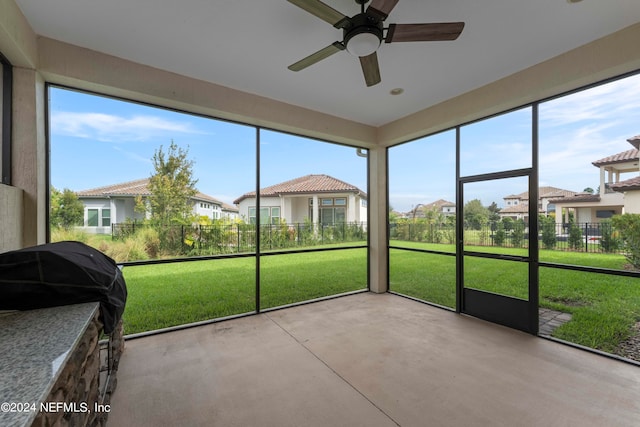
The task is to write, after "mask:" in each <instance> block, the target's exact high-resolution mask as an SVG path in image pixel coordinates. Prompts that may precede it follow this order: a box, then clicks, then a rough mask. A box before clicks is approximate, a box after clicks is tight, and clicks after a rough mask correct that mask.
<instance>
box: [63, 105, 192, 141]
mask: <svg viewBox="0 0 640 427" xmlns="http://www.w3.org/2000/svg"><path fill="white" fill-rule="evenodd" d="M51 131H52V133H53V134H57V135H64V136H73V137H77V138H87V139H95V140H98V141H109V142H119V141H145V140H149V139H152V138H154V137H159V136H167V135H169V136H173V135H174V134H176V133H187V134H198V133H203V132H201V131H198V130H197V129H195V128H194V127H193V126H192V125H191V123H189V122H185V121H177V120H166V119H163V118H160V117H156V116H143V115H138V116H132V117H121V116H116V115H112V114H103V113H91V112H87V113H76V112H66V111H58V112H53V113H52V114H51Z"/></svg>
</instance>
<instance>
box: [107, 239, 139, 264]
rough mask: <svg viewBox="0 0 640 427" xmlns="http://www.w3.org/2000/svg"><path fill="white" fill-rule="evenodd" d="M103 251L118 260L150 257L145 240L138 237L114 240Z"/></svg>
mask: <svg viewBox="0 0 640 427" xmlns="http://www.w3.org/2000/svg"><path fill="white" fill-rule="evenodd" d="M103 252H104V253H105V254H107V255H108V256H110V257H111V258H113V259H114V260H115V261H116V262H126V261H139V260H145V259H149V256H148V255H147V253H146V251H145V243H144V240H143V239H141V238H136V237H128V238H126V239H124V240H121V241H114V242H112V243H111V244H109V245H107V246H106V248H105V250H104V251H103Z"/></svg>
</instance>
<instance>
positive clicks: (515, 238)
mask: <svg viewBox="0 0 640 427" xmlns="http://www.w3.org/2000/svg"><path fill="white" fill-rule="evenodd" d="M505 219H506V218H505ZM554 240H555V237H554ZM511 243H512V244H513V246H514V247H516V248H521V247H522V245H523V244H524V221H523V220H521V219H519V220H517V221H515V222H514V223H513V231H512V232H511Z"/></svg>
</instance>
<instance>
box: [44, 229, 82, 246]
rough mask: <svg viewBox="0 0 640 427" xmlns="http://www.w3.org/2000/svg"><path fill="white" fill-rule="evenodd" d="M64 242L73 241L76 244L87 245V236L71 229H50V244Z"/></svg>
mask: <svg viewBox="0 0 640 427" xmlns="http://www.w3.org/2000/svg"><path fill="white" fill-rule="evenodd" d="M65 240H74V241H76V242H82V243H85V244H89V234H87V233H86V232H84V231H81V230H76V229H73V228H69V229H65V228H61V227H51V241H52V242H62V241H65Z"/></svg>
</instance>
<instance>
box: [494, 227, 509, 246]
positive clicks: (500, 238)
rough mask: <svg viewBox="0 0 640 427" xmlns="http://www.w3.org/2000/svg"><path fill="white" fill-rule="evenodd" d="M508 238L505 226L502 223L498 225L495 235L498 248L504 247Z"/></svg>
mask: <svg viewBox="0 0 640 427" xmlns="http://www.w3.org/2000/svg"><path fill="white" fill-rule="evenodd" d="M506 238H507V233H506V232H505V231H504V224H503V223H502V222H499V223H497V226H496V232H495V233H494V235H493V242H494V243H495V244H496V245H498V246H502V245H504V241H505V240H506Z"/></svg>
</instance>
